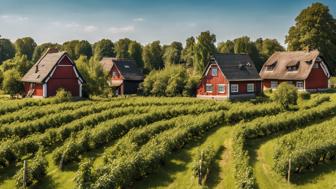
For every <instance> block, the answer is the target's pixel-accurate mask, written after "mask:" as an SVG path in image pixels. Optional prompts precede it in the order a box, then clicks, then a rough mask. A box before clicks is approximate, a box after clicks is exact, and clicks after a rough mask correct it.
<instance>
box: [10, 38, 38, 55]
mask: <svg viewBox="0 0 336 189" xmlns="http://www.w3.org/2000/svg"><path fill="white" fill-rule="evenodd" d="M36 46H37V44H36V43H35V41H34V39H33V38H31V37H24V38H19V39H17V40H16V41H15V49H16V54H19V55H26V56H27V58H28V60H31V59H32V58H33V53H34V50H35V48H36Z"/></svg>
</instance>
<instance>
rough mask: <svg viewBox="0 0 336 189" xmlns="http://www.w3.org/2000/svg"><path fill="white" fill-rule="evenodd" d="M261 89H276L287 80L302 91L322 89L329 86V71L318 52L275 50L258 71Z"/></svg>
mask: <svg viewBox="0 0 336 189" xmlns="http://www.w3.org/2000/svg"><path fill="white" fill-rule="evenodd" d="M260 77H261V78H262V79H263V89H276V88H277V86H278V85H279V84H280V83H281V82H288V83H290V84H293V85H294V86H296V87H297V88H298V89H299V90H303V91H310V92H314V91H323V90H326V89H328V88H329V78H330V72H329V69H328V66H327V64H326V63H325V61H324V59H323V57H322V56H321V55H320V52H319V51H317V50H315V51H310V52H306V51H295V52H276V53H274V54H273V55H272V56H271V57H270V58H269V59H268V60H267V61H266V63H265V64H264V65H263V67H262V69H261V71H260Z"/></svg>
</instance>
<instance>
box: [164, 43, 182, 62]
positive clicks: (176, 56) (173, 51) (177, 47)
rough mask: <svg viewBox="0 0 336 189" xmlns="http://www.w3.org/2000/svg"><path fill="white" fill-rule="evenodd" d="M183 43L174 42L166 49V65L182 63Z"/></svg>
mask: <svg viewBox="0 0 336 189" xmlns="http://www.w3.org/2000/svg"><path fill="white" fill-rule="evenodd" d="M182 49H183V46H182V43H180V42H176V41H174V42H172V43H171V44H170V45H169V46H168V47H167V48H166V49H165V50H164V54H163V59H164V63H165V65H166V66H167V65H172V64H180V63H181V53H182Z"/></svg>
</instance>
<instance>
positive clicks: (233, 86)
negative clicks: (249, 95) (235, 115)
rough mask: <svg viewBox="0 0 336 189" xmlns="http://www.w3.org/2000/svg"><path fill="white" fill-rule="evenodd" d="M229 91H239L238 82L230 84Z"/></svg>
mask: <svg viewBox="0 0 336 189" xmlns="http://www.w3.org/2000/svg"><path fill="white" fill-rule="evenodd" d="M231 92H232V93H238V92H239V85H238V84H231Z"/></svg>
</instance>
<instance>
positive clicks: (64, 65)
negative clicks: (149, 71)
mask: <svg viewBox="0 0 336 189" xmlns="http://www.w3.org/2000/svg"><path fill="white" fill-rule="evenodd" d="M57 66H62V67H63V66H73V65H62V64H59V65H57Z"/></svg>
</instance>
